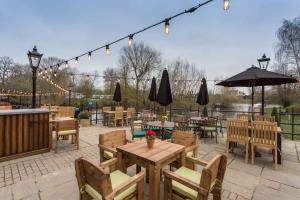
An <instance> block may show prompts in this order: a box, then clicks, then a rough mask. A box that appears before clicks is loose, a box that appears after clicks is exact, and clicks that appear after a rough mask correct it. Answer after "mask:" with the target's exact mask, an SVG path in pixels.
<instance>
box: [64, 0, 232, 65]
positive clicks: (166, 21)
mask: <svg viewBox="0 0 300 200" xmlns="http://www.w3.org/2000/svg"><path fill="white" fill-rule="evenodd" d="M212 1H214V0H206V1H204V2H203V3H199V4H197V5H195V6H193V7H191V8H189V9H187V10H184V11H182V12H180V13H177V14H175V15H173V16H171V17H168V18H166V19H164V20H162V21H160V22H157V23H155V24H152V25H150V26H147V27H144V28H142V29H140V30H138V31H136V32H134V33H132V34H131V35H132V36H134V35H136V34H140V33H142V32H144V31H147V30H149V29H151V28H154V27H156V26H158V25H160V24H165V29H164V31H165V33H166V34H169V32H170V20H172V19H174V18H177V17H179V16H181V15H183V14H187V13H193V12H194V11H196V10H197V9H198V8H200V7H202V6H204V5H206V4H208V3H210V2H212ZM224 9H225V10H228V9H229V0H224ZM125 39H128V45H129V46H131V45H132V43H133V37H132V38H131V37H129V36H128V35H126V36H124V37H121V38H119V39H117V40H114V41H111V42H110V43H108V44H109V45H112V44H116V43H118V42H120V41H122V40H125ZM108 44H107V45H104V46H100V47H97V48H95V49H93V50H90V51H88V52H86V53H82V54H81V55H79V56H77V57H73V58H71V59H68V60H67V61H71V60H75V62H76V58H79V57H82V56H86V55H87V54H88V59H89V60H90V59H91V54H92V52H94V51H98V50H100V49H103V48H105V53H106V54H107V55H109V54H110V49H109V45H108ZM58 64H63V62H61V63H58ZM58 69H59V67H58Z"/></svg>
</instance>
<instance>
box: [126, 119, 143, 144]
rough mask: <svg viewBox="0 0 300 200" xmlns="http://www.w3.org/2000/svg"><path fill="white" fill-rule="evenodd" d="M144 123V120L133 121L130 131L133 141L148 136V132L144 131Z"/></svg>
mask: <svg viewBox="0 0 300 200" xmlns="http://www.w3.org/2000/svg"><path fill="white" fill-rule="evenodd" d="M144 123H145V122H144V121H142V120H133V119H131V122H130V129H131V135H132V140H134V139H135V138H143V137H145V136H146V130H145V129H144Z"/></svg>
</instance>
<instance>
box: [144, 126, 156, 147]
mask: <svg viewBox="0 0 300 200" xmlns="http://www.w3.org/2000/svg"><path fill="white" fill-rule="evenodd" d="M146 139H147V146H148V148H149V149H151V148H153V146H154V142H155V139H156V134H155V132H154V131H152V130H148V131H147V133H146Z"/></svg>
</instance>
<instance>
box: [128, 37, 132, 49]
mask: <svg viewBox="0 0 300 200" xmlns="http://www.w3.org/2000/svg"><path fill="white" fill-rule="evenodd" d="M132 43H133V35H132V34H130V35H129V36H128V46H129V47H131V45H132Z"/></svg>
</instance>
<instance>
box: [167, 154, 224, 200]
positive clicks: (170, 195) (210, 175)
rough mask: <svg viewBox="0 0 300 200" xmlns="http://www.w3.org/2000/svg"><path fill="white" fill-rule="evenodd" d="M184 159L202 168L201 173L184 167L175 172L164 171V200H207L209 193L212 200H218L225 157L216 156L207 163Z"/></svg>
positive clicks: (195, 159) (220, 194) (188, 158)
mask: <svg viewBox="0 0 300 200" xmlns="http://www.w3.org/2000/svg"><path fill="white" fill-rule="evenodd" d="M186 159H187V160H190V161H192V162H194V163H195V164H198V165H201V166H203V169H202V172H197V171H194V170H191V169H189V168H186V167H181V168H179V169H178V170H176V171H175V172H171V171H169V170H164V177H165V183H164V199H165V200H168V199H176V200H179V199H182V200H184V199H193V200H194V199H197V200H207V199H208V195H209V193H212V194H213V199H214V200H220V199H221V196H222V183H223V179H224V174H225V171H226V164H227V157H226V156H225V155H217V156H215V157H214V158H213V159H212V160H211V161H209V162H208V163H207V162H204V161H202V160H199V159H197V158H192V157H187V158H186Z"/></svg>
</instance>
